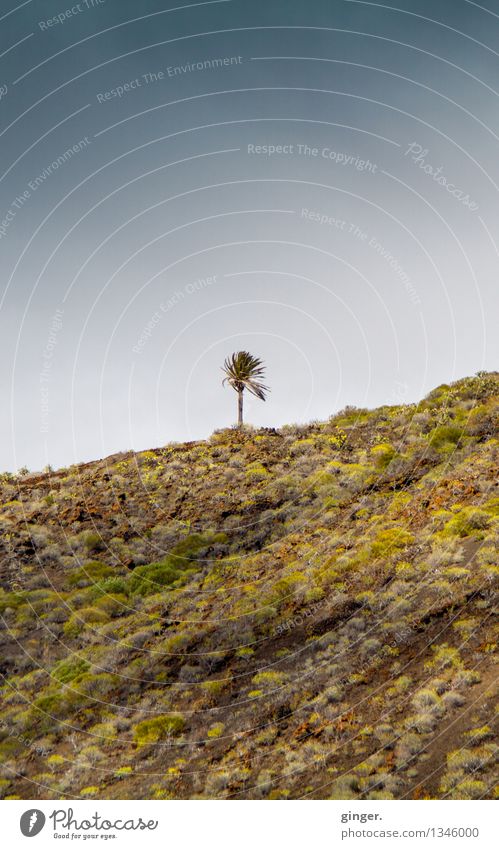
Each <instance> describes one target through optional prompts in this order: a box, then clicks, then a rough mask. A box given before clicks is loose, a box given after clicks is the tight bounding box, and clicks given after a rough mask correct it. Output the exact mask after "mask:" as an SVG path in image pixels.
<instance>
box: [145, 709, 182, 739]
mask: <svg viewBox="0 0 499 849" xmlns="http://www.w3.org/2000/svg"><path fill="white" fill-rule="evenodd" d="M184 728H185V719H184V717H183V716H182V715H181V714H179V713H170V714H165V715H163V716H155V717H154V718H153V719H144V720H143V722H139V724H138V725H136V726H135V728H134V729H133V739H134V741H135V743H137V746H139V747H140V746H145V745H147V744H148V743H157V742H158V741H159V740H163V739H164V738H165V737H176V736H177V735H178V734H181V733H182V731H183V730H184Z"/></svg>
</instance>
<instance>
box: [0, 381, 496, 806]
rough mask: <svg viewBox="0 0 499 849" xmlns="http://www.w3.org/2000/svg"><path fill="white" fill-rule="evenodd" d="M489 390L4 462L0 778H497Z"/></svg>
mask: <svg viewBox="0 0 499 849" xmlns="http://www.w3.org/2000/svg"><path fill="white" fill-rule="evenodd" d="M498 396H499V376H498V375H497V374H481V375H480V376H477V377H475V378H469V379H465V380H462V381H459V382H457V383H455V384H453V385H452V386H450V387H449V386H441V387H439V388H438V389H436V390H435V391H434V392H432V393H431V394H430V395H429V396H428V397H427V398H426V399H425V400H424V401H423V402H421V403H420V404H418V405H411V406H399V407H383V408H381V409H377V410H374V411H367V410H357V409H347V410H345V411H343V412H342V413H340V414H338V415H336V416H334V417H333V418H332V419H331V420H330V421H328V422H326V423H314V424H310V425H307V426H290V427H286V428H283V429H281V430H279V431H275V430H269V429H264V430H259V431H251V430H245V431H243V432H237V431H234V430H226V431H221V432H219V433H215V434H214V435H213V437H212V438H211V439H210V440H209V441H207V442H195V443H188V444H185V445H170V446H166V447H165V448H161V449H158V450H155V451H146V452H142V453H140V454H132V453H130V454H121V455H116V456H113V457H110V458H107V459H106V460H103V461H99V462H95V463H90V464H86V465H81V466H75V467H72V468H71V469H67V470H60V471H58V472H56V473H51V474H46V475H39V476H28V477H25V478H16V479H12V478H10V477H9V476H7V475H4V476H3V477H2V482H1V504H2V506H1V509H0V528H1V531H2V537H1V552H0V562H1V579H2V586H3V587H4V590H2V591H1V592H0V611H1V612H2V619H3V624H4V632H3V640H4V651H3V661H2V668H1V671H2V674H3V676H4V685H3V688H2V705H1V714H0V757H1V760H2V767H1V770H2V771H1V775H0V790H1V792H2V795H3V796H5V797H7V798H9V797H11V798H33V799H36V798H41V799H44V798H60V797H64V796H65V795H67V796H68V797H70V798H78V797H82V798H89V797H92V796H93V797H96V798H192V797H215V798H225V797H228V798H279V799H281V798H282V799H285V798H298V797H300V798H301V797H307V796H310V797H312V798H344V799H354V798H355V799H356V798H369V799H375V798H406V797H408V798H425V797H445V798H464V799H467V798H481V797H491V796H493V795H494V793H495V792H497V790H494V763H495V760H496V757H497V747H496V746H495V745H494V742H493V729H494V703H493V690H494V681H495V680H496V673H495V668H494V649H495V645H496V639H497V635H496V633H495V629H494V621H493V600H494V582H495V581H496V579H497V574H498V571H499V570H498V568H497V559H496V558H497V536H498V528H499V492H498V475H497V472H498V447H499V443H498V439H497V436H498V428H497V425H498V409H499V405H498Z"/></svg>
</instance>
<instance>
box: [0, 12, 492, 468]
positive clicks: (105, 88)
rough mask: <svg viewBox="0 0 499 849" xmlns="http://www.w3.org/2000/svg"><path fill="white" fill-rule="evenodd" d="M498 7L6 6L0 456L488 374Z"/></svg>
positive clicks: (22, 456)
mask: <svg viewBox="0 0 499 849" xmlns="http://www.w3.org/2000/svg"><path fill="white" fill-rule="evenodd" d="M498 11H499V10H498V9H497V6H496V5H495V4H494V3H493V2H492V0H488V2H487V3H485V4H484V3H480V4H478V3H475V2H471V0H439V2H438V3H435V2H434V0H431V2H430V0H417V1H416V2H414V1H412V2H411V0H387V2H385V3H373V2H360V1H359V0H311V1H310V2H307V3H305V2H298V0H271V2H269V0H265V2H263V0H252V2H251V3H248V2H247V0H213V2H199V3H190V2H185V0H172V2H170V3H169V4H167V3H166V2H164V0H162V2H160V1H159V0H143V2H141V3H140V4H139V3H132V2H130V0H102V2H97V0H81V2H80V3H76V4H75V5H71V3H70V2H69V0H43V2H42V0H27V2H24V3H17V4H16V2H15V0H11V2H7V0H4V2H3V3H2V4H1V8H0V153H1V156H0V256H1V265H0V269H1V272H0V325H1V333H0V354H1V363H2V369H1V376H0V380H1V384H2V401H3V403H2V408H1V414H0V415H1V419H0V420H1V431H2V436H1V440H0V471H2V470H11V471H13V470H16V469H18V468H20V467H23V466H26V467H28V468H30V469H41V468H43V467H44V466H45V465H46V464H51V465H52V466H53V467H54V468H56V467H60V466H64V465H69V464H71V463H75V462H81V461H88V460H92V459H97V458H100V457H104V456H107V455H109V454H112V453H114V452H117V451H122V450H129V449H134V450H142V449H147V448H151V447H157V446H160V445H164V444H165V443H168V442H171V441H179V442H180V441H185V440H192V439H202V438H206V437H208V436H209V435H210V434H211V433H212V432H213V431H214V430H215V429H217V428H221V427H227V426H230V425H231V424H232V423H233V422H234V421H235V419H236V414H237V409H236V397H235V394H234V393H233V392H232V391H231V389H230V388H228V387H223V386H222V377H223V375H222V372H221V365H222V363H223V361H224V359H225V357H226V356H227V355H228V354H230V353H231V352H232V351H237V350H241V349H243V350H249V351H250V352H251V353H253V354H255V355H256V356H259V357H261V358H262V359H263V360H264V361H265V363H266V367H267V380H266V382H267V383H268V384H269V385H270V387H271V393H270V395H269V398H268V399H267V401H266V402H265V403H262V402H261V401H259V400H258V399H254V398H252V397H249V398H248V399H247V403H246V419H247V421H249V422H251V423H252V424H254V425H255V426H257V427H261V426H267V427H273V426H279V425H282V424H284V423H294V422H306V421H310V420H313V419H320V420H323V419H326V418H328V417H329V416H330V415H332V414H333V413H334V412H336V411H338V410H340V409H342V408H343V407H344V406H346V405H347V404H353V405H356V406H359V407H365V406H367V407H374V406H377V405H381V404H396V403H406V402H411V401H414V400H417V399H419V398H421V397H422V396H424V395H425V394H426V393H428V392H429V391H430V390H431V389H432V388H433V387H435V386H437V385H439V384H441V383H443V382H445V383H448V382H451V381H452V380H456V379H458V378H460V377H462V376H465V375H470V374H474V373H475V372H477V371H478V370H481V369H485V370H495V369H497V365H498V356H497V355H498V347H499V337H498V334H497V316H498V309H497V307H498V286H497V279H498V273H497V272H498V264H499V263H498V258H499V230H498V223H499V222H498V218H499V214H498V204H497V190H498V185H499V157H498V156H497V147H498V141H499V109H498V97H499V63H498V62H497V58H498V55H499V14H497V12H498Z"/></svg>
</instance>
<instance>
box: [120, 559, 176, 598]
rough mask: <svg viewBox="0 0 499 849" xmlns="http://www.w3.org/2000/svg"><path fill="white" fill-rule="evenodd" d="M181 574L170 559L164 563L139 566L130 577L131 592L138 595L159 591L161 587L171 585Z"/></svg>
mask: <svg viewBox="0 0 499 849" xmlns="http://www.w3.org/2000/svg"><path fill="white" fill-rule="evenodd" d="M181 574H182V573H181V571H180V570H179V569H177V568H176V567H175V566H174V565H173V564H172V562H171V561H170V560H168V559H167V560H165V561H164V562H163V563H148V564H147V565H145V566H137V567H136V569H134V570H133V573H132V575H131V577H130V592H131V593H134V594H137V595H150V594H152V593H157V592H159V590H160V588H161V587H167V586H171V584H173V583H174V582H175V581H176V580H177V578H179V577H180V576H181Z"/></svg>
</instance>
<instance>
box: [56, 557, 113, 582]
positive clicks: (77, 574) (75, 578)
mask: <svg viewBox="0 0 499 849" xmlns="http://www.w3.org/2000/svg"><path fill="white" fill-rule="evenodd" d="M114 573H115V569H113V567H112V566H107V565H106V563H101V562H100V561H99V560H92V561H91V562H90V563H85V564H84V565H83V566H81V567H80V568H79V569H76V570H75V571H74V572H72V573H71V575H70V576H69V578H68V584H69V585H70V586H71V587H76V586H80V587H88V586H90V585H91V584H95V583H96V582H97V581H102V580H103V579H104V578H107V577H109V576H111V575H113V574H114Z"/></svg>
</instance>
